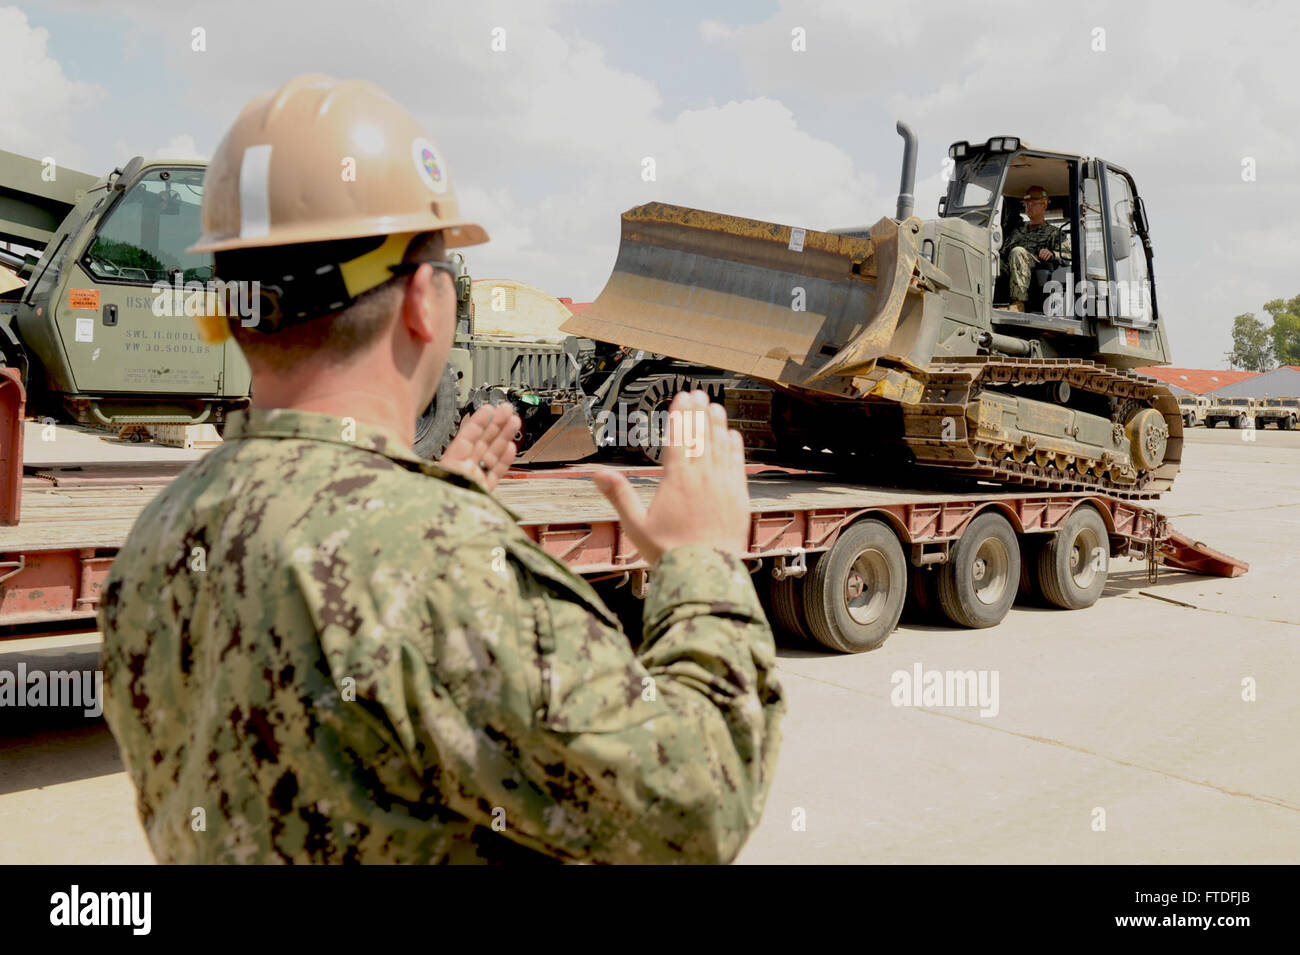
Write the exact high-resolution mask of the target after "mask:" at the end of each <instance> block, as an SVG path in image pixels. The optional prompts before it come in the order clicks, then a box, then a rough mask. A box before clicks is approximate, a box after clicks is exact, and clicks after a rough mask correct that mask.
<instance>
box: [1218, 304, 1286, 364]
mask: <svg viewBox="0 0 1300 955" xmlns="http://www.w3.org/2000/svg"><path fill="white" fill-rule="evenodd" d="M1264 311H1266V312H1267V313H1268V314H1269V316H1270V317H1271V318H1272V323H1271V324H1265V323H1264V321H1263V320H1262V319H1259V318H1256V317H1255V313H1254V312H1246V313H1244V314H1242V315H1238V316H1237V317H1236V318H1234V319H1233V320H1232V351H1230V352H1228V354H1227V359H1228V362H1229V364H1230V365H1231V366H1232V367H1233V368H1240V369H1242V370H1244V371H1268V370H1270V369H1271V368H1274V367H1275V366H1277V365H1300V295H1297V296H1296V297H1295V298H1291V299H1285V298H1275V299H1273V301H1271V302H1265V303H1264Z"/></svg>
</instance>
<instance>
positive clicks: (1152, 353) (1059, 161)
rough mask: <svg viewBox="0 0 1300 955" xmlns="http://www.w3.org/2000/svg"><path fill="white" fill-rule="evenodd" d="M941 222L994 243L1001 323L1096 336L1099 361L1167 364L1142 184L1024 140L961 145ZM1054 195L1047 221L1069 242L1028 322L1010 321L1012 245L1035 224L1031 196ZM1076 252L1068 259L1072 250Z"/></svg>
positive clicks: (1040, 273) (1107, 166) (993, 283)
mask: <svg viewBox="0 0 1300 955" xmlns="http://www.w3.org/2000/svg"><path fill="white" fill-rule="evenodd" d="M948 154H949V157H950V159H951V160H952V163H953V165H952V174H951V179H950V181H949V183H948V190H947V193H946V194H945V195H944V196H943V198H942V199H940V202H939V215H940V217H941V218H958V219H961V220H963V221H965V222H968V223H970V224H972V225H974V226H977V227H979V228H982V229H987V230H988V234H989V238H990V249H989V252H990V256H989V262H990V267H991V271H992V275H990V277H989V280H990V287H991V288H992V289H993V300H992V305H993V314H992V319H993V322H994V324H1000V325H1007V326H1016V325H1019V326H1028V327H1031V328H1041V329H1043V330H1045V331H1062V332H1065V333H1066V334H1070V333H1074V334H1080V335H1096V337H1097V338H1098V345H1097V352H1098V353H1099V354H1101V355H1103V356H1106V357H1107V358H1108V359H1112V360H1113V359H1119V360H1120V361H1121V363H1122V364H1128V365H1135V364H1138V363H1139V362H1138V361H1137V359H1138V358H1139V357H1142V356H1139V355H1137V354H1134V349H1135V348H1136V349H1137V351H1138V352H1143V353H1149V355H1147V357H1150V358H1151V359H1152V360H1153V361H1165V360H1167V358H1166V356H1165V352H1166V351H1167V349H1165V348H1164V346H1163V342H1162V341H1159V340H1158V339H1159V338H1161V337H1162V336H1159V335H1157V334H1156V332H1157V320H1158V310H1157V304H1156V297H1155V285H1154V282H1153V280H1152V274H1153V273H1152V267H1151V240H1150V235H1149V227H1148V221H1147V216H1146V209H1145V207H1144V205H1143V203H1142V199H1141V197H1140V196H1139V195H1138V193H1137V187H1136V184H1135V183H1134V181H1133V177H1132V176H1131V175H1129V173H1128V172H1127V171H1125V170H1124V169H1122V168H1121V167H1119V166H1117V165H1115V164H1113V163H1107V162H1104V161H1102V160H1099V159H1092V158H1088V157H1086V156H1079V155H1074V154H1069V153H1060V152H1053V151H1048V150H1038V149H1033V148H1031V147H1029V146H1028V145H1026V144H1025V143H1023V142H1022V141H1021V140H1019V139H1017V138H1015V137H995V138H993V139H990V140H988V141H987V142H986V143H984V144H982V145H972V144H971V143H968V142H958V143H954V144H953V145H952V146H951V147H950V148H949V152H948ZM1031 186H1041V187H1042V188H1043V189H1045V190H1046V191H1047V195H1048V208H1047V216H1046V218H1047V222H1048V223H1049V224H1050V225H1053V226H1055V227H1056V228H1057V229H1059V230H1060V232H1061V233H1062V240H1063V242H1062V247H1063V253H1062V256H1061V258H1060V261H1059V262H1058V263H1055V264H1053V265H1051V266H1044V267H1042V268H1037V269H1035V270H1034V274H1033V275H1032V277H1031V282H1030V289H1029V298H1028V300H1027V302H1026V309H1025V313H1024V314H1023V315H1022V314H1019V313H1015V312H1009V311H1007V310H1006V306H1007V305H1008V304H1010V295H1009V282H1008V274H1007V272H1008V270H1007V265H1006V263H1007V259H1006V253H1007V252H1008V251H1009V249H1008V248H1007V243H1008V242H1009V241H1010V240H1011V238H1012V236H1013V234H1014V233H1015V230H1016V229H1017V228H1018V227H1019V226H1020V225H1021V224H1023V223H1026V222H1027V221H1028V217H1027V216H1026V215H1025V214H1024V199H1023V197H1024V195H1025V192H1026V190H1028V189H1029V188H1030V187H1031ZM1067 246H1068V250H1069V252H1068V254H1066V253H1065V252H1064V249H1065V248H1066V247H1067Z"/></svg>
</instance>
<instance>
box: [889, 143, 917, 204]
mask: <svg viewBox="0 0 1300 955" xmlns="http://www.w3.org/2000/svg"><path fill="white" fill-rule="evenodd" d="M894 128H895V129H897V130H898V135H900V136H902V137H903V176H902V179H901V180H900V181H899V184H898V214H897V215H896V216H894V218H895V219H897V220H898V221H899V222H902V221H903V220H904V219H908V218H910V217H911V215H912V209H913V208H914V207H915V205H916V203H915V200H914V197H913V195H912V190H913V189H915V188H916V133H914V132H912V127H911V126H908V125H907V123H905V122H903V121H902V120H901V119H900V120H899V121H898V125H897V126H895V127H894Z"/></svg>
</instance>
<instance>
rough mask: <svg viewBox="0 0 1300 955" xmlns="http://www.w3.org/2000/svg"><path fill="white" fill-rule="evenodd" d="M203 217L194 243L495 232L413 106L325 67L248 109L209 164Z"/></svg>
mask: <svg viewBox="0 0 1300 955" xmlns="http://www.w3.org/2000/svg"><path fill="white" fill-rule="evenodd" d="M201 220H202V234H201V235H200V236H199V241H198V242H197V243H196V244H195V245H193V246H191V247H190V249H189V250H188V251H190V252H225V251H229V250H235V249H256V248H264V247H270V246H280V245H295V244H298V243H302V242H327V241H332V240H341V239H355V238H362V237H366V236H383V235H396V234H399V233H405V234H414V233H421V232H434V231H441V232H442V234H443V237H444V239H445V241H446V245H447V246H448V247H457V246H467V245H477V244H478V243H480V242H486V241H488V235H487V232H485V231H484V230H483V228H482V226H479V225H476V224H475V223H472V222H466V221H465V220H464V219H462V218H461V217H460V208H459V206H458V204H457V202H456V192H455V190H454V189H453V188H452V185H451V180H450V178H449V176H448V173H447V165H446V162H445V161H444V160H443V157H442V154H441V153H440V152H439V151H438V148H437V147H436V146H435V145H434V144H433V143H432V142H431V141H430V140H429V139H428V138H427V137H426V136H425V134H424V131H423V130H422V129H421V128H420V126H419V124H418V123H417V122H416V121H415V119H414V118H413V117H412V116H411V114H410V113H408V112H407V111H406V110H405V109H403V108H402V107H401V106H399V105H398V104H397V103H395V102H394V101H393V100H392V99H390V98H389V97H388V96H387V94H385V93H384V92H383V91H382V90H380V89H379V87H377V86H375V85H374V84H372V83H367V82H364V81H362V80H336V79H333V78H332V77H328V76H321V75H317V74H311V75H307V76H299V77H296V78H294V79H292V80H290V81H289V82H288V83H286V84H284V86H282V87H280V89H278V90H276V91H275V92H273V93H264V94H263V95H261V96H259V97H257V98H256V99H255V100H253V101H252V102H251V103H249V104H248V105H247V106H245V107H244V109H243V111H242V112H241V113H240V114H239V116H238V118H237V119H236V120H235V123H234V125H233V126H232V127H231V128H230V130H229V131H228V132H227V133H226V136H225V138H224V139H222V141H221V145H219V146H218V147H217V152H216V155H214V156H213V157H212V162H210V163H209V164H208V171H207V174H206V176H205V178H204V181H203V205H202V212H201Z"/></svg>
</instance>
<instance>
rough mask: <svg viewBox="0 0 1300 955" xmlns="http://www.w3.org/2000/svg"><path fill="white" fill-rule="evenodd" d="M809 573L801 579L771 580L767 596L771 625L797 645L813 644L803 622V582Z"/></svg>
mask: <svg viewBox="0 0 1300 955" xmlns="http://www.w3.org/2000/svg"><path fill="white" fill-rule="evenodd" d="M809 573H810V571H805V572H804V576H803V577H785V578H783V579H781V580H777V579H776V578H775V577H773V578H771V579H770V581H769V583H770V586H769V588H768V595H769V597H770V598H771V604H772V623H774V624H775V625H776V626H777V627H778V628H779V629H781V630H783V631H785V632H786V633H787V634H789V635H790V636H791V637H794V638H795V640H796V641H797V642H799V643H811V642H813V638H812V634H811V633H809V632H808V626H807V624H806V623H805V622H804V609H803V582H804V579H805V578H806V577H807V576H808V574H809Z"/></svg>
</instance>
